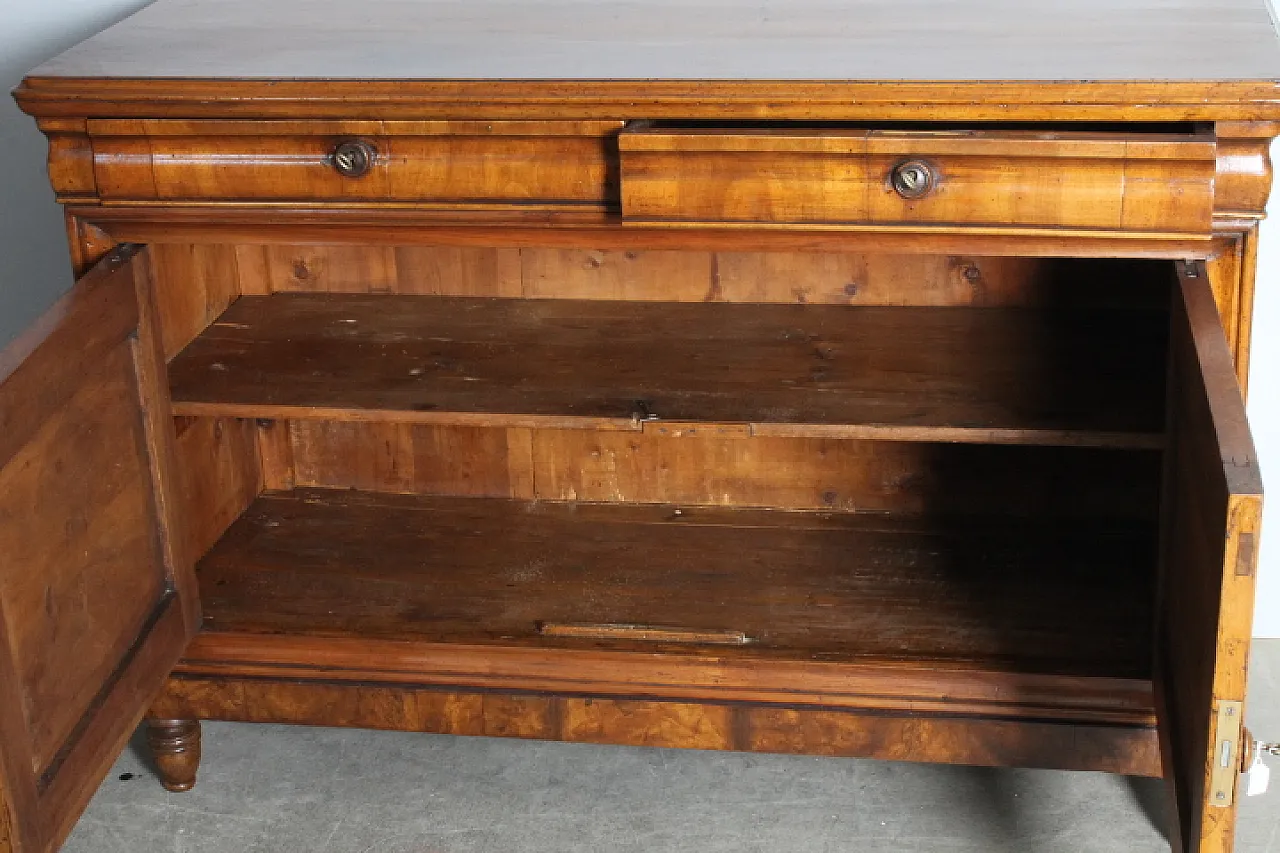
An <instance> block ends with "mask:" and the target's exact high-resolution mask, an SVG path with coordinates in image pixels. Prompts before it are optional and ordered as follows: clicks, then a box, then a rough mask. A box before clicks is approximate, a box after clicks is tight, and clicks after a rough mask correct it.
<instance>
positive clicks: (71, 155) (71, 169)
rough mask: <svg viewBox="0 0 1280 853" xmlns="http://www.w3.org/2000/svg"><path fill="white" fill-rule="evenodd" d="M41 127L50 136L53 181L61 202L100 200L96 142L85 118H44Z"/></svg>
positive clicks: (50, 168) (40, 123) (51, 181)
mask: <svg viewBox="0 0 1280 853" xmlns="http://www.w3.org/2000/svg"><path fill="white" fill-rule="evenodd" d="M39 125H40V129H41V130H42V131H44V133H45V135H46V136H47V137H48V138H49V183H51V184H53V190H54V192H55V193H57V196H58V201H60V202H80V203H83V202H86V201H96V200H97V198H98V182H97V180H96V178H95V177H94V172H93V142H92V140H91V139H90V138H89V133H88V129H87V122H85V121H84V120H83V119H43V120H41V121H40V122H39Z"/></svg>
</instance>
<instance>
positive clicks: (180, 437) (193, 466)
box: [174, 418, 262, 562]
mask: <svg viewBox="0 0 1280 853" xmlns="http://www.w3.org/2000/svg"><path fill="white" fill-rule="evenodd" d="M175 426H176V430H175V431H176V433H177V442H176V444H175V446H174V450H175V456H176V460H177V467H178V485H179V489H180V491H179V495H178V500H179V503H178V506H179V509H178V511H179V513H181V517H182V518H183V520H184V521H185V526H184V530H185V532H186V537H185V540H184V543H183V545H184V553H185V554H186V555H187V556H188V559H190V560H191V561H192V562H195V561H196V560H199V559H200V558H201V557H203V556H204V554H205V552H207V551H208V550H209V549H210V548H212V547H213V544H214V543H215V542H217V541H218V537H220V536H221V535H222V534H223V533H224V532H225V531H226V529H227V528H228V527H230V526H231V523H232V522H233V521H235V520H236V518H238V517H239V516H240V513H242V512H244V510H245V508H246V507H248V506H249V504H250V503H252V502H253V499H254V498H255V497H257V496H258V493H259V492H261V491H262V474H261V471H260V467H259V457H258V444H257V429H256V428H255V426H254V424H253V422H252V421H246V420H237V419H234V418H177V419H176V421H175Z"/></svg>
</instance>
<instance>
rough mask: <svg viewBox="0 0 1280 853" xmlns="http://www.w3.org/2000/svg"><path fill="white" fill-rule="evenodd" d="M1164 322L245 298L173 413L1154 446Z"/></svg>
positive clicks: (187, 376)
mask: <svg viewBox="0 0 1280 853" xmlns="http://www.w3.org/2000/svg"><path fill="white" fill-rule="evenodd" d="M1166 325H1167V317H1166V316H1165V315H1164V314H1163V312H1159V311H1144V310H1120V309H1106V310H1103V309H1062V308H1058V309H1055V310H1053V311H1041V310H1034V309H1016V308H1015V309H1010V308H902V307H889V308H885V307H849V306H831V305H759V304H716V305H704V304H688V303H652V302H645V303H636V302H609V301H595V300H545V299H489V298H461V297H422V296H392V295H375V296H367V295H341V294H275V295H272V296H267V297H242V298H241V299H240V300H238V301H237V302H236V303H235V304H234V305H233V306H232V307H231V308H230V309H228V310H227V311H226V312H225V313H224V314H223V316H222V317H220V318H219V319H218V320H217V321H216V322H215V323H213V324H212V325H211V326H210V327H209V328H208V329H207V330H206V331H205V332H204V333H203V334H201V335H200V336H199V337H198V338H197V339H196V340H195V341H194V342H193V343H192V344H191V345H190V346H188V347H187V348H186V349H185V350H184V351H183V352H181V353H180V354H179V355H178V356H177V357H176V358H175V359H174V360H173V362H172V363H171V364H170V368H169V375H170V383H171V386H172V391H173V401H174V411H175V413H176V414H179V415H217V416H229V417H247V418H293V419H298V418H320V419H332V420H380V421H401V422H414V423H435V424H465V425H492V426H523V427H534V428H538V427H560V428H566V427H567V428H596V429H632V430H636V429H644V430H646V431H649V430H658V431H663V430H666V431H674V432H679V431H681V430H682V429H684V428H685V425H689V424H696V425H704V426H708V425H714V426H718V427H720V428H721V430H722V431H724V430H728V431H737V432H739V433H740V434H745V435H798V436H824V437H837V438H882V439H896V440H908V441H930V440H932V441H971V442H997V443H1031V444H1064V445H1086V446H1114V447H1145V448H1150V447H1159V446H1161V445H1162V430H1163V417H1164V405H1163V396H1164V382H1165V368H1164V346H1165V336H1166Z"/></svg>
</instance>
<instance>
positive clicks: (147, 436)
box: [0, 249, 195, 853]
mask: <svg viewBox="0 0 1280 853" xmlns="http://www.w3.org/2000/svg"><path fill="white" fill-rule="evenodd" d="M144 262H145V255H143V254H141V253H139V252H138V251H137V250H133V249H125V250H120V251H118V252H116V253H114V254H113V255H111V256H110V257H109V258H108V259H107V260H105V261H103V262H102V264H100V265H99V266H98V267H97V268H95V269H94V270H93V271H92V272H90V273H89V274H88V275H87V276H86V277H85V278H84V279H83V280H82V281H81V282H80V283H79V284H78V285H77V286H76V288H75V289H74V290H73V291H72V292H71V293H70V294H69V295H68V296H67V297H65V298H64V299H63V300H62V301H61V302H59V303H58V304H57V305H56V306H55V307H54V308H53V309H52V311H51V312H50V313H49V315H48V316H46V318H45V319H44V320H43V321H41V322H40V323H39V324H37V327H36V328H35V329H34V330H33V331H32V332H31V333H30V334H29V335H28V336H27V337H25V338H23V339H20V340H19V341H18V342H17V343H16V344H14V346H13V347H12V348H11V349H9V350H8V351H6V353H5V354H4V355H0V422H2V425H3V427H4V429H3V431H2V433H0V434H3V436H4V437H3V438H0V554H3V555H4V561H3V564H0V626H2V631H0V736H2V737H3V742H4V744H5V750H4V752H3V759H2V760H3V766H2V768H0V769H2V771H3V775H4V790H5V792H6V793H7V795H8V799H9V802H8V803H7V806H8V808H9V811H10V821H11V823H12V824H13V834H14V839H13V840H14V843H15V849H16V850H20V851H24V853H25V851H43V850H50V849H54V848H55V847H56V845H57V844H58V843H59V842H60V840H61V838H62V836H63V835H65V833H66V831H67V830H68V829H69V827H70V825H71V824H72V823H73V822H74V820H75V818H76V817H77V816H78V815H79V812H80V810H81V809H82V808H83V805H84V803H85V802H86V801H87V799H88V797H89V795H90V794H91V793H92V792H93V789H94V787H95V786H96V784H97V783H98V781H99V780H100V779H101V777H102V775H103V774H104V773H105V772H106V770H107V769H108V768H109V766H110V762H111V761H112V760H114V757H115V756H116V754H118V752H119V750H120V749H121V748H122V747H123V745H124V742H125V741H126V740H127V738H128V736H129V735H130V734H131V733H132V730H133V726H134V725H135V724H136V722H137V719H138V717H139V716H140V715H141V713H142V711H143V709H144V707H145V702H146V701H147V699H148V698H149V697H150V695H151V694H153V693H154V692H155V690H156V689H157V688H158V687H159V685H160V683H161V679H162V678H163V677H164V675H166V674H167V672H168V670H169V669H170V668H171V667H172V664H173V662H174V661H175V660H176V659H177V656H178V654H179V653H180V651H181V648H182V645H183V644H184V643H185V640H186V639H187V637H188V636H189V635H190V634H191V633H192V630H193V628H194V616H195V609H194V606H193V604H194V602H193V600H190V599H188V598H187V594H188V592H189V591H190V587H189V586H188V578H189V577H190V573H189V571H187V570H186V569H187V568H188V567H186V566H184V565H183V563H184V558H182V557H180V556H178V555H177V553H176V552H175V551H174V550H173V549H172V548H171V547H170V544H169V543H170V527H171V526H170V524H169V523H168V520H167V519H166V518H165V510H164V507H165V493H166V481H167V478H168V466H169V461H168V454H169V453H170V452H171V451H170V444H171V439H170V433H171V431H172V426H171V419H170V418H169V417H168V416H167V413H168V403H167V399H168V397H167V392H166V390H165V389H164V387H163V383H162V382H160V381H159V375H160V374H159V360H158V351H157V350H156V348H155V339H154V336H153V335H152V334H151V327H150V322H149V313H148V312H149V309H148V307H147V300H148V299H149V290H148V286H147V284H148V283H147V281H146V279H145V277H143V266H142V264H143V263H144ZM184 605H186V607H185V608H184ZM184 610H185V612H184Z"/></svg>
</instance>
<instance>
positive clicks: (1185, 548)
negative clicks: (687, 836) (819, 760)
mask: <svg viewBox="0 0 1280 853" xmlns="http://www.w3.org/2000/svg"><path fill="white" fill-rule="evenodd" d="M1102 17H1105V19H1106V21H1107V25H1106V26H1105V27H1100V26H1099V25H1098V21H1099V19H1100V18H1102ZM1117 33H1122V34H1123V38H1117V37H1116V34H1117ZM283 44H287V45H289V49H288V50H277V49H276V48H277V47H278V46H279V45H283ZM1278 79H1280V41H1278V40H1277V38H1276V34H1275V31H1274V28H1273V26H1272V23H1271V20H1270V17H1269V15H1268V12H1267V9H1266V6H1265V4H1264V3H1263V1H1262V0H1222V2H1216V3H1207V2H1204V1H1203V0H1181V2H1176V3H1167V4H1161V5H1159V6H1156V5H1152V4H1147V3H1141V2H1120V3H1116V2H1109V3H1106V4H1094V3H1076V4H1058V3H1050V2H1047V0H1046V2H1043V3H1017V4H1007V3H999V2H994V0H972V2H965V3H938V4H934V6H932V7H930V8H928V9H924V8H922V7H921V6H920V5H919V4H897V3H892V2H888V0H848V2H847V3H843V4H842V3H831V2H816V0H791V2H788V3H784V4H778V5H777V6H776V8H771V11H770V14H769V15H768V16H765V15H764V13H763V12H761V11H760V10H759V9H757V8H755V7H752V6H750V5H743V4H737V3H728V2H725V3H720V2H712V0H706V2H702V3H688V2H679V3H677V2H675V0H652V2H650V3H648V4H625V3H615V2H612V0H605V2H594V3H585V2H560V3H553V2H549V1H548V2H528V3H503V2H498V0H480V1H479V2H467V3H451V2H444V0H431V2H407V0H405V1H404V2H401V0H372V1H371V2H366V3H362V4H338V3H328V2H325V3H304V2H302V0H275V2H266V3H264V2H259V0H253V2H250V0H220V2H217V3H213V2H210V0H159V2H157V3H156V4H154V5H153V6H150V7H148V8H147V9H145V10H144V11H143V12H141V13H139V14H138V15H136V16H135V17H134V18H131V19H130V20H128V21H126V22H124V23H123V24H121V25H119V26H117V27H114V28H112V29H110V30H108V31H107V32H105V33H103V34H101V35H99V36H97V37H95V38H93V39H90V40H89V41H87V42H85V43H84V44H82V45H81V46H79V47H77V48H74V49H73V50H71V51H69V52H68V53H66V54H65V55H63V56H61V57H59V58H57V59H54V60H52V61H51V62H49V63H47V64H46V65H44V66H42V67H41V68H39V69H37V70H36V71H34V72H32V74H31V75H30V76H29V77H28V78H27V79H26V80H25V81H24V83H23V84H22V86H21V87H19V89H18V90H17V92H16V96H17V98H18V101H19V103H20V104H21V106H22V107H23V108H24V109H25V110H26V111H27V112H29V113H30V114H31V115H33V116H34V117H35V118H36V120H37V122H38V123H39V127H40V128H41V130H43V131H44V133H45V134H46V135H47V136H48V138H49V150H50V155H49V176H50V180H51V183H52V185H53V187H54V190H55V191H56V193H57V195H58V198H59V200H60V201H61V202H62V203H63V204H64V206H65V209H66V221H67V234H68V240H69V245H70V249H71V256H72V261H73V263H74V265H75V268H76V270H77V272H78V273H79V274H80V275H81V278H80V280H79V282H78V283H77V284H76V286H75V287H74V289H73V290H72V291H71V292H70V293H69V294H68V295H67V296H66V297H64V298H63V299H62V300H61V301H60V302H59V303H58V304H57V306H55V308H54V309H53V310H52V311H51V312H50V313H49V314H48V315H47V316H46V317H45V318H44V319H42V320H41V321H40V322H39V323H37V324H36V325H35V327H33V328H32V329H31V330H30V332H29V333H27V334H26V335H24V336H23V337H22V338H20V339H19V340H18V341H16V342H14V343H13V344H11V345H10V347H9V348H8V349H6V350H5V351H4V352H3V354H0V554H3V555H4V560H3V563H0V747H2V748H0V851H9V852H10V853H19V852H20V853H48V851H53V850H55V849H56V848H57V847H58V845H59V844H60V843H61V841H62V840H63V838H65V837H66V835H67V833H68V832H69V831H70V829H71V827H72V826H73V824H74V823H75V821H76V819H77V817H78V816H79V814H80V812H81V811H82V809H83V808H84V805H85V803H86V802H87V801H88V798H89V797H90V795H91V794H92V792H93V790H94V788H95V787H96V786H97V784H98V783H99V781H100V780H101V779H102V777H103V775H104V774H105V773H106V772H107V769H108V768H109V767H110V765H111V762H112V760H113V759H114V758H115V756H116V755H117V754H118V753H119V751H120V749H121V748H122V747H123V745H124V744H125V742H126V740H127V739H128V737H129V735H130V733H131V732H132V731H133V730H134V728H135V726H136V725H137V724H138V722H139V721H140V720H142V719H143V718H144V717H146V718H148V719H149V723H148V740H149V742H150V744H151V746H152V748H153V750H154V752H155V755H156V761H157V765H158V766H159V769H160V773H161V775H162V777H163V782H164V784H165V785H166V786H167V787H168V788H169V789H170V790H173V791H182V790H187V789H189V788H190V787H191V786H192V785H194V784H195V780H196V776H197V770H198V763H199V759H200V729H199V722H200V721H201V720H204V719H226V720H249V721H263V722H287V723H297V724H320V725H347V726H363V727H372V728H386V729H399V730H408V731H424V732H442V733H451V734H458V735H497V736H510V737H530V738H551V739H560V740H568V741H583V742H592V743H622V744H639V745H654V746H676V747H691V748H703V749H736V750H754V751H766V752H768V751H773V752H796V753H808V754H815V755H830V756H851V757H864V758H866V757H870V758H883V759H895V760H910V761H930V762H946V763H965V764H978V765H993V766H994V765H1018V766H1034V767H1046V768H1060V769H1079V770H1104V771H1109V772H1114V773H1125V774H1134V775H1145V776H1155V777H1163V778H1164V779H1166V780H1167V781H1168V783H1169V784H1168V791H1169V794H1170V797H1171V798H1172V803H1173V805H1174V808H1173V809H1172V810H1171V814H1176V816H1177V820H1176V826H1174V827H1171V828H1170V834H1171V838H1172V840H1173V846H1174V848H1175V849H1177V850H1179V851H1185V853H1228V851H1230V850H1231V849H1232V848H1233V834H1234V825H1235V814H1236V812H1235V801H1236V797H1237V790H1236V789H1237V777H1238V775H1239V768H1240V764H1241V760H1242V757H1243V756H1244V755H1245V754H1246V753H1247V751H1248V748H1249V747H1250V745H1251V744H1250V742H1249V741H1250V738H1249V736H1248V735H1247V734H1246V733H1245V731H1244V729H1243V720H1244V715H1245V708H1244V705H1243V700H1244V697H1245V687H1246V683H1245V682H1246V666H1245V663H1246V659H1247V653H1248V646H1249V636H1250V622H1251V611H1252V598H1253V586H1254V573H1255V560H1256V553H1257V543H1258V536H1259V519H1260V508H1261V484H1260V479H1259V474H1258V469H1257V464H1256V457H1255V454H1254V451H1253V446H1252V441H1251V439H1250V436H1249V429H1248V424H1247V422H1246V420H1245V415H1244V406H1243V402H1242V391H1243V384H1244V377H1245V376H1246V375H1247V366H1248V353H1249V340H1250V329H1251V306H1252V300H1253V291H1254V275H1255V256H1256V249H1257V235H1258V225H1259V221H1260V220H1261V219H1262V216H1263V211H1264V208H1265V204H1266V200H1267V197H1268V193H1269V191H1270V185H1271V165H1270V161H1269V158H1268V148H1269V145H1270V143H1271V140H1272V138H1273V137H1275V136H1276V135H1277V133H1278V132H1280V85H1278V84H1277V80H1278Z"/></svg>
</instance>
